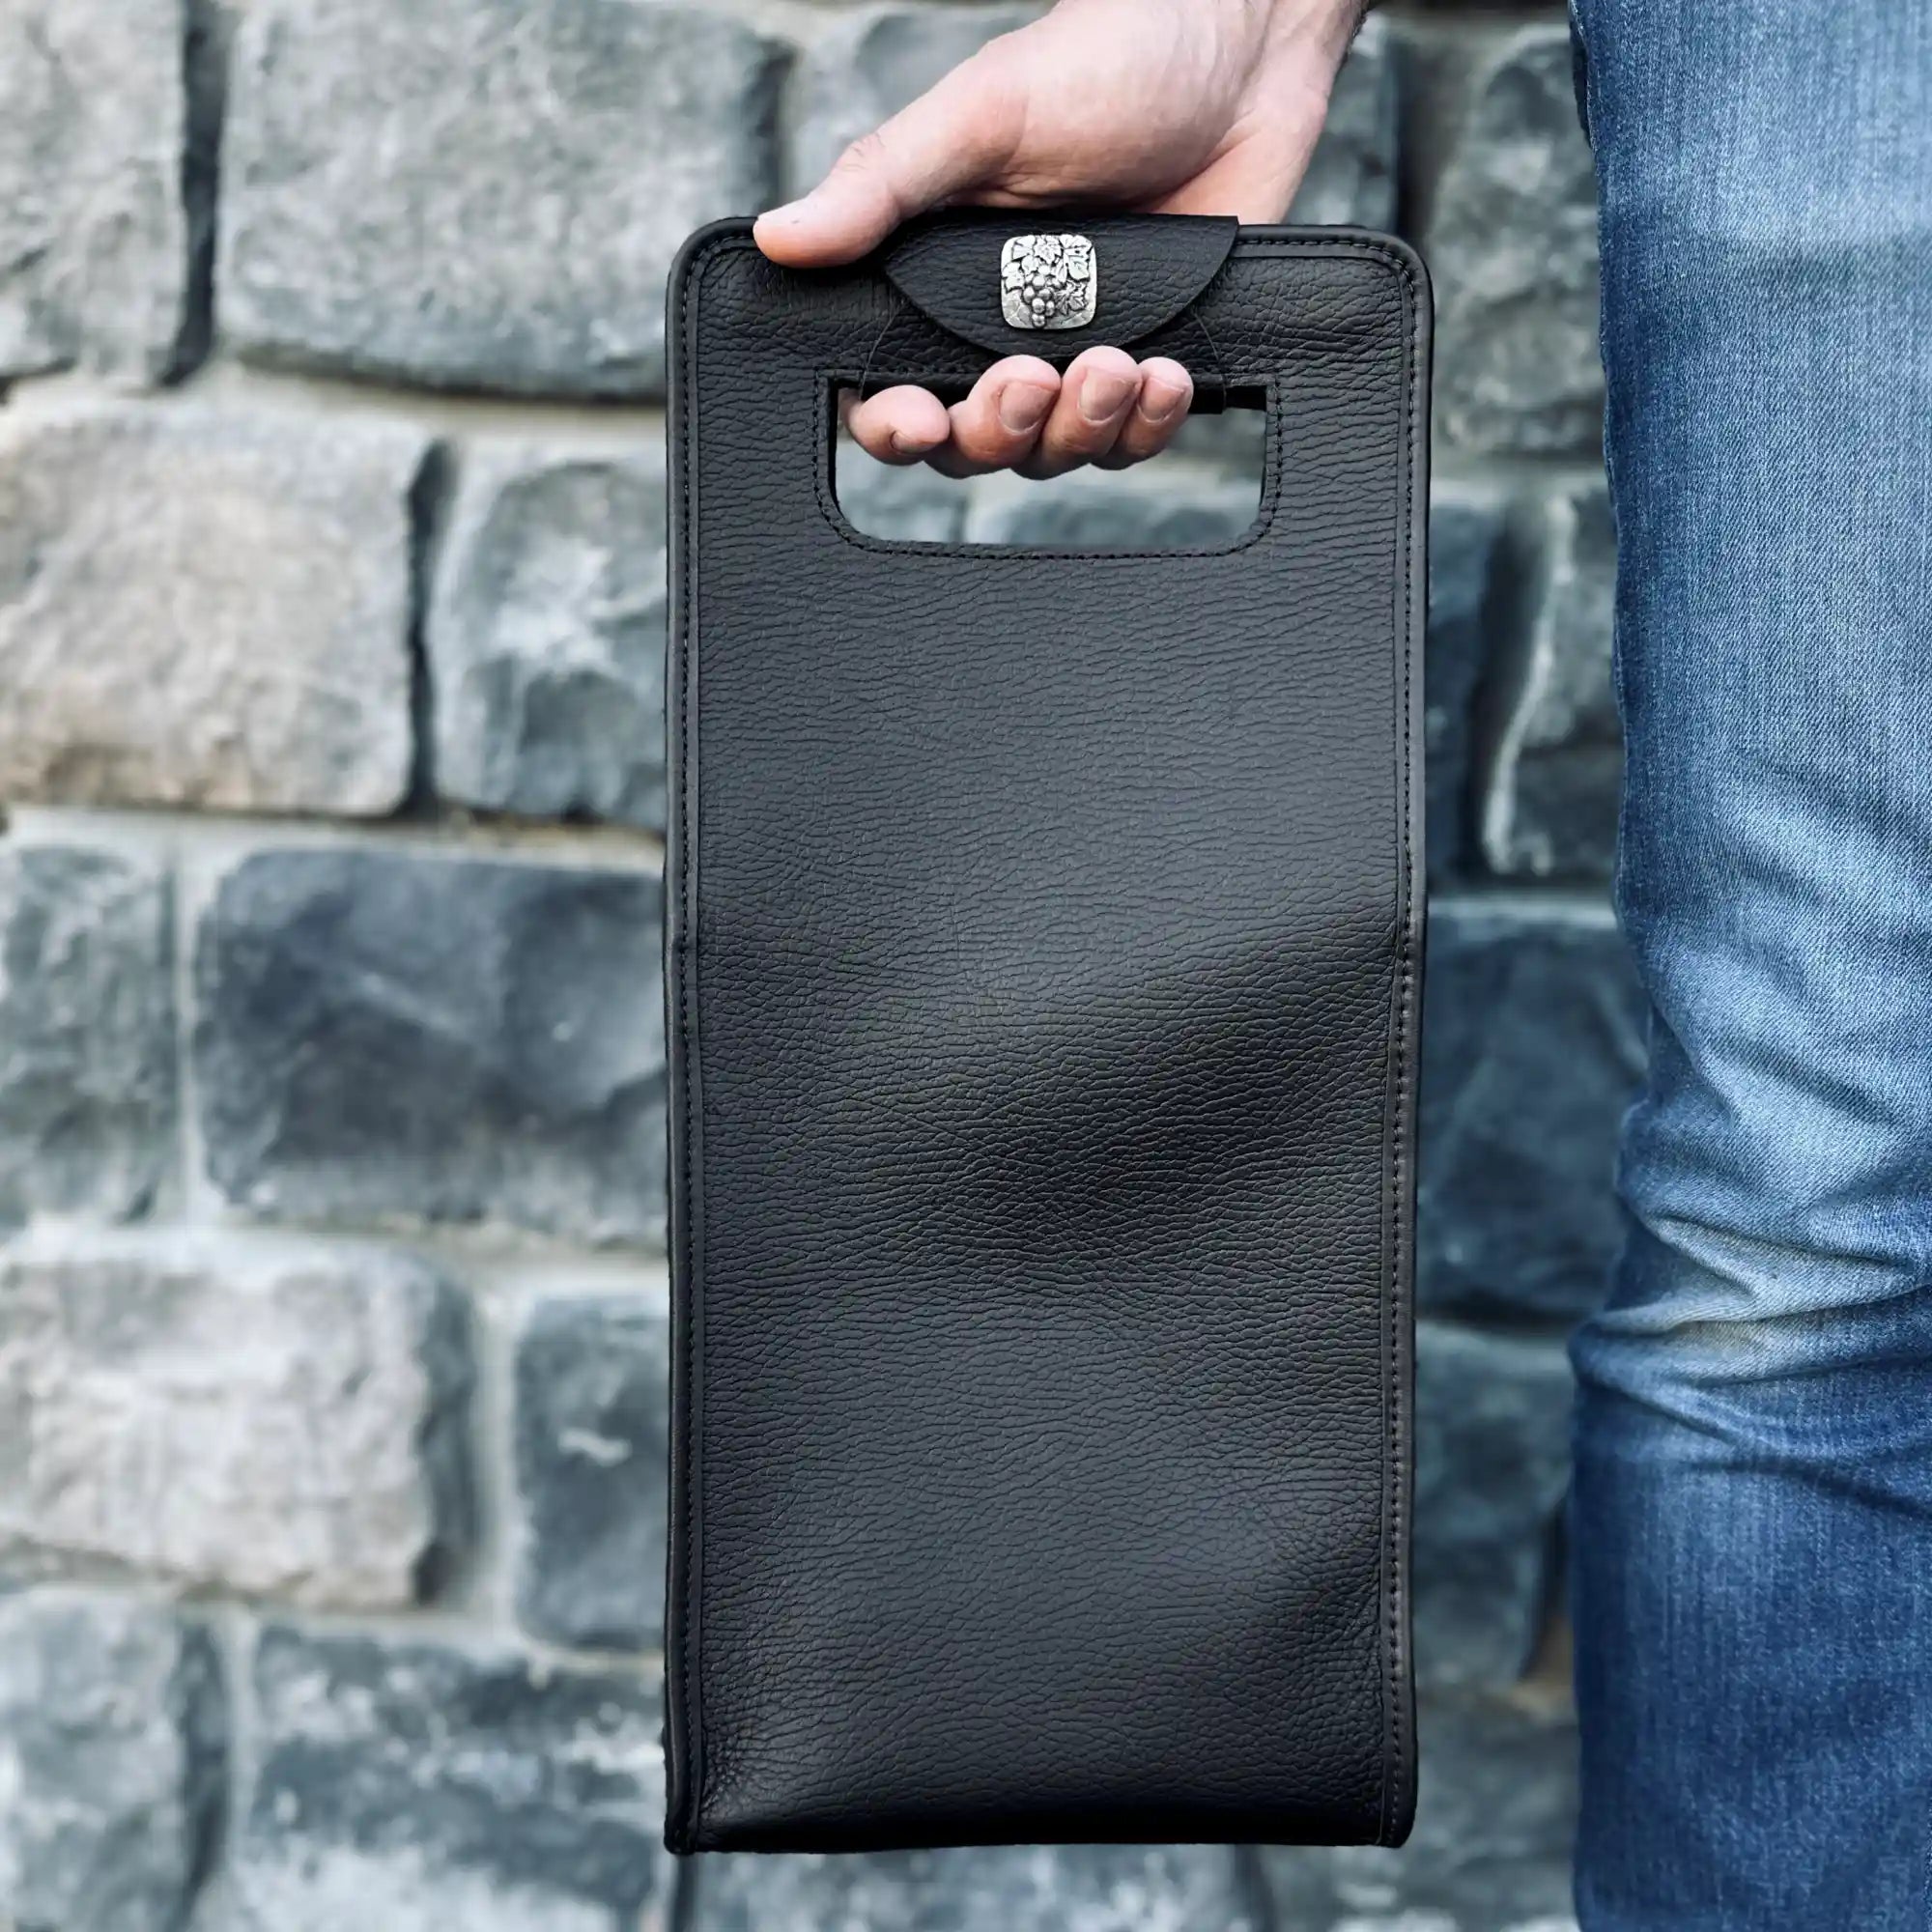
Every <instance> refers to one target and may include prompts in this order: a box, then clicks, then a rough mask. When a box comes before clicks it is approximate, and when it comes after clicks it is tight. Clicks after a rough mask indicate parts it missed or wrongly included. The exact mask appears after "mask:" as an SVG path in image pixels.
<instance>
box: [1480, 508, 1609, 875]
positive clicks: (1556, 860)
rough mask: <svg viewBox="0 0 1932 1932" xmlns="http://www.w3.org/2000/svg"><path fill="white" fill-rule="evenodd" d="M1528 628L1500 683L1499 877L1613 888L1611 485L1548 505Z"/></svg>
mask: <svg viewBox="0 0 1932 1932" xmlns="http://www.w3.org/2000/svg"><path fill="white" fill-rule="evenodd" d="M1526 521H1527V523H1528V526H1529V541H1530V543H1531V546H1532V554H1533V561H1532V563H1531V565H1530V567H1529V569H1528V572H1527V582H1526V584H1525V602H1526V621H1525V622H1524V624H1523V626H1522V629H1521V635H1520V639H1518V643H1517V648H1516V651H1515V654H1514V658H1513V661H1512V662H1511V663H1510V664H1509V665H1508V666H1506V667H1505V668H1503V670H1502V673H1501V675H1500V676H1499V679H1498V682H1499V684H1501V685H1502V686H1503V687H1504V688H1503V690H1502V693H1501V696H1500V697H1499V700H1498V705H1497V713H1498V715H1497V718H1496V721H1495V724H1494V731H1493V742H1492V745H1491V747H1490V753H1489V757H1488V760H1487V763H1488V767H1489V769H1488V771H1487V772H1486V774H1485V779H1484V786H1483V789H1484V801H1485V802H1484V810H1483V827H1482V835H1483V853H1484V857H1485V859H1486V860H1487V861H1488V863H1489V865H1490V867H1491V868H1492V870H1493V871H1496V872H1499V873H1505V874H1508V873H1516V874H1527V875H1531V876H1535V877H1549V876H1552V875H1554V876H1563V877H1573V878H1574V877H1590V878H1607V877H1608V875H1609V871H1610V867H1611V863H1612V861H1613V860H1614V858H1615V855H1616V836H1617V797H1618V789H1619V785H1620V782H1621V780H1622V777H1623V740H1622V735H1621V732H1620V729H1619V726H1618V723H1617V706H1616V696H1615V692H1614V690H1613V689H1612V686H1611V681H1610V647H1611V640H1612V637H1613V634H1614V630H1615V617H1616V550H1617V541H1616V527H1615V525H1614V524H1613V522H1612V520H1611V517H1610V506H1609V497H1608V493H1607V492H1606V490H1605V487H1604V483H1603V479H1602V478H1601V477H1599V478H1595V479H1593V480H1591V481H1589V482H1586V483H1580V484H1575V485H1572V486H1571V487H1569V488H1568V489H1564V490H1559V491H1553V492H1550V493H1548V495H1546V496H1544V497H1541V498H1540V499H1539V501H1538V502H1537V504H1536V505H1535V507H1534V509H1533V510H1532V511H1531V512H1530V513H1529V514H1528V517H1527V520H1526Z"/></svg>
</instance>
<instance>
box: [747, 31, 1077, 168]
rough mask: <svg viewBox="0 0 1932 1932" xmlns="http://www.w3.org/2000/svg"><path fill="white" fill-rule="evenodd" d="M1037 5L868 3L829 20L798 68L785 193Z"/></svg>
mask: <svg viewBox="0 0 1932 1932" xmlns="http://www.w3.org/2000/svg"><path fill="white" fill-rule="evenodd" d="M1045 11H1046V10H1045V5H1044V0H1042V4H1040V5H1037V6H1032V5H1022V6H981V7H874V8H868V9H866V10H863V11H861V12H857V13H855V14H852V15H851V16H850V17H848V18H845V19H841V20H838V21H837V22H835V23H834V24H833V25H832V26H831V27H830V28H828V30H827V31H826V32H825V33H824V34H823V35H822V36H821V37H820V38H819V39H818V41H817V42H816V43H815V44H814V45H813V47H812V49H811V52H810V57H809V58H808V59H807V60H806V62H805V63H804V66H803V68H802V71H801V72H800V74H799V79H798V89H797V97H798V98H797V101H796V105H795V107H794V110H793V114H792V134H791V142H790V155H789V162H788V166H787V168H786V171H785V180H786V192H787V193H791V194H803V193H804V192H805V191H806V189H807V188H809V187H810V186H811V185H812V184H813V183H815V182H816V181H817V180H818V179H819V177H820V176H821V175H823V174H824V173H825V171H826V170H827V169H828V168H829V167H831V165H832V164H833V162H834V161H836V160H837V159H838V156H839V154H840V153H841V152H842V151H843V150H844V148H845V147H846V145H847V144H848V143H849V142H852V141H855V140H857V139H858V137H859V136H860V135H861V134H866V133H869V132H870V131H871V130H872V129H873V128H876V127H877V126H878V125H879V123H880V122H881V121H884V120H886V119H887V118H888V117H889V116H891V115H894V114H896V113H897V112H898V110H899V109H900V108H901V107H903V106H905V104H906V103H907V102H908V101H910V100H913V99H917V98H918V97H919V96H920V95H922V94H923V93H924V92H925V90H926V89H927V88H928V87H930V86H932V84H933V83H934V82H935V81H937V80H939V79H940V78H942V76H944V75H945V74H946V73H948V72H949V71H951V70H952V69H953V68H955V67H957V66H958V65H959V63H960V62H961V61H963V60H965V59H967V58H968V57H969V56H970V55H972V54H974V53H976V52H977V51H978V50H979V49H980V47H981V46H983V45H984V44H985V43H986V42H988V41H990V40H991V39H992V38H993V36H994V35H995V34H1005V33H1010V32H1011V31H1012V29H1013V28H1015V27H1023V26H1025V25H1026V23H1027V22H1028V21H1029V20H1032V19H1034V18H1036V17H1037V15H1039V14H1042V13H1044V12H1045Z"/></svg>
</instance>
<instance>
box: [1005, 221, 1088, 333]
mask: <svg viewBox="0 0 1932 1932" xmlns="http://www.w3.org/2000/svg"><path fill="white" fill-rule="evenodd" d="M1099 300H1100V264H1099V262H1098V260H1097V259H1096V258H1095V256H1094V244H1093V242H1092V241H1089V240H1088V239H1087V237H1086V236H1084V235H1015V236H1014V237H1013V238H1012V240H1011V241H1009V242H1008V243H1007V245H1006V246H1005V247H1004V248H1002V249H1001V250H1000V313H1001V314H1002V315H1004V316H1005V317H1006V319H1007V327H1009V328H1084V327H1086V326H1087V325H1088V324H1089V323H1090V322H1092V321H1093V320H1094V309H1095V308H1096V307H1097V306H1098V304H1099Z"/></svg>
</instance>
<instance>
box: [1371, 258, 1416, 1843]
mask: <svg viewBox="0 0 1932 1932" xmlns="http://www.w3.org/2000/svg"><path fill="white" fill-rule="evenodd" d="M1381 253H1382V255H1383V257H1384V259H1386V260H1389V261H1391V262H1392V263H1393V264H1394V266H1395V268H1396V270H1397V271H1398V272H1399V274H1400V275H1401V277H1402V286H1403V300H1404V304H1405V306H1406V311H1407V325H1408V342H1407V365H1408V366H1407V370H1406V382H1405V384H1404V388H1403V415H1404V425H1403V428H1404V436H1403V486H1402V487H1403V503H1402V520H1403V531H1402V534H1403V560H1404V569H1403V572H1402V579H1401V583H1402V588H1401V598H1402V618H1401V626H1400V629H1399V630H1398V632H1397V639H1398V641H1399V646H1400V649H1401V652H1402V690H1401V697H1400V700H1399V701H1400V704H1401V707H1402V720H1401V723H1402V734H1401V747H1402V749H1401V753H1400V756H1399V759H1398V763H1397V814H1398V815H1397V849H1398V853H1399V855H1400V862H1401V866H1402V881H1403V887H1402V890H1403V916H1402V918H1401V919H1400V921H1399V922H1398V923H1397V928H1396V949H1397V956H1398V960H1399V967H1400V986H1399V992H1398V998H1397V1004H1396V1013H1395V1027H1394V1051H1395V1062H1396V1093H1395V1119H1394V1122H1393V1123H1392V1124H1393V1128H1394V1133H1395V1160H1394V1192H1393V1194H1392V1196H1391V1197H1390V1200H1389V1212H1390V1216H1391V1219H1392V1221H1393V1227H1392V1229H1391V1231H1390V1240H1389V1243H1388V1253H1389V1258H1390V1262H1391V1264H1392V1272H1391V1277H1390V1284H1389V1294H1388V1299H1387V1314H1386V1330H1385V1334H1384V1339H1383V1346H1382V1377H1383V1388H1384V1391H1385V1394H1384V1405H1385V1408H1386V1411H1387V1417H1388V1454H1389V1479H1388V1496H1389V1520H1388V1521H1387V1523H1386V1524H1385V1525H1384V1529H1383V1536H1382V1553H1383V1560H1384V1562H1385V1563H1387V1565H1388V1582H1387V1586H1386V1589H1385V1591H1384V1598H1385V1610H1384V1614H1385V1617H1386V1625H1387V1631H1386V1634H1387V1656H1386V1666H1385V1667H1386V1675H1385V1677H1384V1684H1385V1687H1386V1689H1385V1692H1384V1694H1385V1696H1386V1698H1387V1708H1388V1729H1389V1740H1390V1744H1391V1745H1392V1747H1393V1748H1385V1749H1384V1751H1383V1753H1382V1801H1381V1824H1380V1830H1379V1833H1378V1835H1379V1836H1380V1837H1381V1838H1382V1839H1383V1840H1384V1841H1386V1840H1387V1838H1388V1836H1389V1806H1390V1802H1391V1796H1392V1792H1391V1785H1392V1781H1393V1777H1394V1774H1395V1769H1396V1766H1397V1765H1398V1764H1399V1763H1400V1762H1401V1761H1402V1756H1403V1749H1404V1733H1403V1725H1402V1703H1403V1699H1402V1685H1401V1681H1400V1670H1401V1648H1402V1645H1401V1621H1402V1619H1401V1604H1402V1595H1403V1587H1404V1577H1403V1524H1404V1507H1405V1503H1406V1496H1405V1494H1404V1483H1403V1473H1404V1472H1403V1457H1402V1430H1403V1410H1402V1379H1403V1378H1402V1374H1401V1353H1402V1351H1401V1347H1400V1342H1401V1321H1402V1304H1403V1302H1404V1300H1405V1295H1404V1283H1405V1281H1406V1273H1405V1270H1406V1266H1407V1253H1406V1250H1407V1241H1406V1222H1407V1216H1406V1214H1405V1213H1404V1211H1403V1208H1404V1203H1405V1202H1406V1199H1407V1174H1408V1089H1409V1081H1408V1050H1407V1043H1408V1017H1409V1004H1410V1001H1411V999H1412V997H1413V991H1414V979H1415V948H1414V945H1413V943H1412V939H1411V934H1412V932H1413V929H1414V924H1415V920H1416V908H1415V904H1414V896H1415V894H1414V884H1413V881H1412V880H1411V879H1410V877H1409V873H1410V870H1411V867H1412V850H1413V843H1414V840H1413V838H1412V835H1411V830H1410V826H1409V808H1410V798H1409V791H1410V777H1409V765H1410V758H1411V755H1412V751H1413V747H1412V743H1411V738H1412V726H1411V723H1410V712H1411V708H1412V705H1411V698H1412V691H1411V684H1412V679H1413V672H1414V659H1415V649H1414V641H1413V639H1411V637H1410V636H1409V627H1410V624H1411V622H1412V621H1413V612H1412V596H1413V592H1412V588H1411V582H1410V580H1411V579H1412V578H1413V576H1414V574H1415V573H1414V566H1413V554H1414V548H1415V415H1416V411H1415V389H1416V380H1417V368H1418V364H1419V360H1420V357H1419V355H1418V353H1417V352H1418V348H1419V343H1418V340H1417V337H1418V332H1419V325H1420V308H1419V305H1418V303H1417V300H1416V293H1415V276H1414V273H1413V271H1412V270H1410V268H1409V265H1408V264H1407V262H1406V261H1405V260H1404V259H1403V258H1402V257H1401V256H1399V255H1396V254H1395V253H1394V252H1393V251H1392V250H1388V249H1383V250H1382V251H1381Z"/></svg>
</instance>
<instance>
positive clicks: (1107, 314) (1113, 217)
mask: <svg viewBox="0 0 1932 1932" xmlns="http://www.w3.org/2000/svg"><path fill="white" fill-rule="evenodd" d="M1239 232H1240V224H1239V223H1238V222H1237V221H1236V220H1235V219H1234V217H1233V216H1232V215H1229V216H1222V215H1206V214H1083V213H1079V212H1077V211H1068V210H1062V209H1047V210H1040V209H1025V208H982V209H957V210H952V211H950V212H948V213H943V214H935V215H929V216H927V217H925V218H924V219H923V220H920V221H915V222H912V223H910V224H909V225H908V226H906V227H905V228H903V229H901V230H900V231H899V233H898V234H897V235H896V236H895V238H894V240H893V241H891V242H890V243H888V244H887V247H886V249H885V252H884V254H883V255H882V256H881V258H880V267H881V268H882V269H883V270H885V272H886V274H887V275H888V276H889V277H890V278H891V280H892V282H893V285H894V286H895V288H896V289H897V290H898V292H899V293H900V294H901V295H902V296H904V297H905V298H906V299H907V300H908V301H910V302H912V303H913V304H914V305H915V306H916V307H918V308H919V309H921V310H922V311H923V313H924V314H925V315H927V316H928V317H930V318H931V320H932V321H934V322H936V323H937V324H938V325H939V326H940V327H942V328H945V329H949V330H951V331H952V333H953V334H954V335H958V336H963V337H964V338H965V339H966V340H967V341H968V342H971V343H974V344H975V345H977V346H978V347H979V348H980V349H986V350H990V351H991V352H992V353H993V354H994V355H1040V356H1044V357H1045V358H1046V360H1047V361H1049V362H1053V363H1065V361H1067V360H1068V359H1069V358H1070V357H1072V356H1074V355H1079V353H1080V352H1081V351H1082V350H1083V349H1090V348H1092V347H1093V346H1094V344H1096V343H1109V344H1112V345H1113V346H1115V347H1117V348H1127V347H1130V346H1131V345H1132V344H1134V343H1136V342H1139V341H1140V340H1142V339H1143V338H1144V337H1146V336H1149V335H1151V334H1153V333H1154V332H1155V331H1156V330H1157V329H1160V328H1162V327H1165V326H1166V325H1167V324H1169V323H1171V322H1172V321H1174V319H1175V318H1176V317H1177V316H1178V315H1179V314H1180V313H1181V312H1182V311H1183V310H1184V309H1186V308H1187V307H1188V305H1189V304H1190V303H1192V302H1193V301H1194V299H1195V298H1196V297H1198V296H1199V295H1200V294H1201V292H1202V290H1204V289H1205V288H1206V287H1207V286H1208V283H1209V282H1211V281H1212V280H1213V279H1214V277H1215V275H1216V274H1218V273H1219V272H1220V269H1221V265H1222V264H1223V263H1224V262H1226V261H1227V259H1228V256H1229V253H1230V251H1231V250H1232V249H1233V248H1234V245H1235V238H1236V235H1237V234H1238V233H1239ZM1024 236H1049V237H1055V238H1065V237H1077V238H1081V239H1083V240H1085V241H1089V242H1091V243H1092V244H1093V246H1092V253H1091V255H1086V254H1084V253H1083V252H1082V251H1081V250H1080V249H1079V248H1078V246H1077V245H1075V246H1074V247H1072V248H1070V249H1069V248H1067V247H1065V245H1064V244H1062V245H1052V244H1049V246H1048V247H1047V248H1046V249H1045V250H1044V251H1039V250H1027V249H1025V248H1022V249H1021V250H1020V251H1018V255H1017V256H1016V259H1015V262H1014V264H1013V267H1012V271H1011V272H1009V273H1008V274H1006V275H1005V277H1004V278H1003V269H1004V268H1006V266H1007V265H1006V264H1005V263H1004V261H1003V258H1004V257H1005V256H1006V253H1007V246H1008V243H1009V242H1010V241H1013V240H1014V239H1015V238H1017V237H1024ZM1029 289H1031V290H1032V292H1033V293H1032V294H1031V295H1029V293H1028V291H1029ZM1003 293H1004V296H1005V299H1004V300H1003ZM1014 303H1017V304H1018V312H1019V313H1022V314H1025V313H1027V312H1028V309H1029V305H1031V307H1032V310H1033V312H1034V313H1037V314H1039V315H1041V317H1042V324H1041V325H1040V326H1035V327H1014V325H1013V324H1012V323H1011V322H1009V320H1008V317H1007V310H1008V307H1009V305H1011V304H1014ZM1090 307H1091V315H1090V314H1088V310H1089V308H1090Z"/></svg>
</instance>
